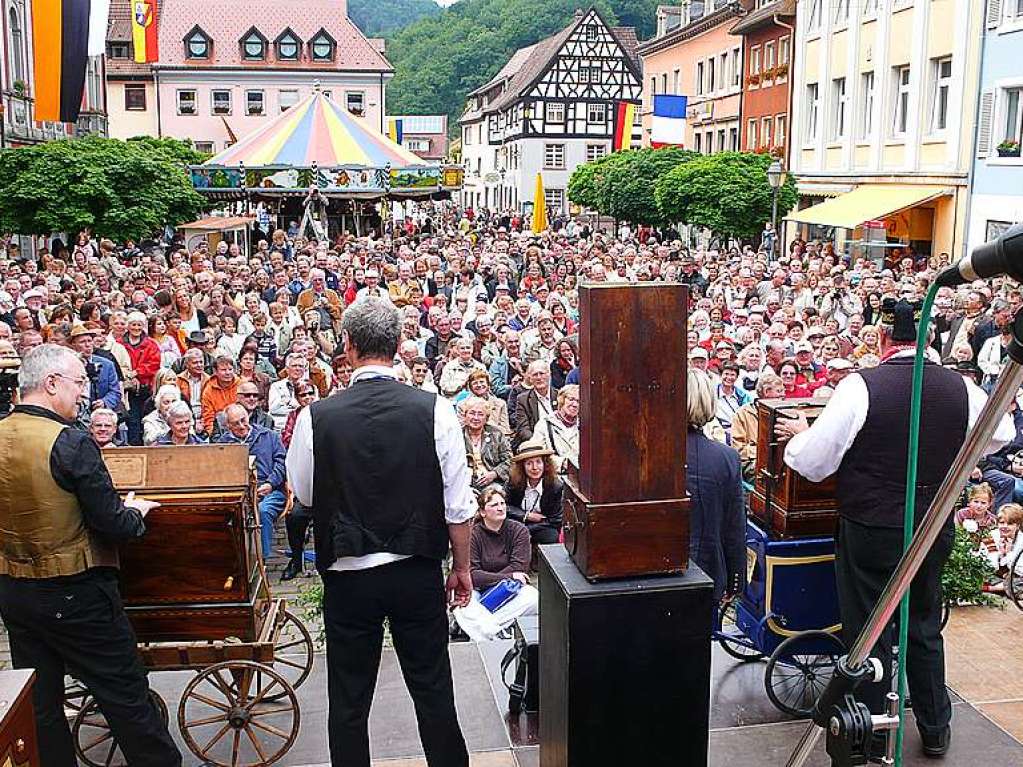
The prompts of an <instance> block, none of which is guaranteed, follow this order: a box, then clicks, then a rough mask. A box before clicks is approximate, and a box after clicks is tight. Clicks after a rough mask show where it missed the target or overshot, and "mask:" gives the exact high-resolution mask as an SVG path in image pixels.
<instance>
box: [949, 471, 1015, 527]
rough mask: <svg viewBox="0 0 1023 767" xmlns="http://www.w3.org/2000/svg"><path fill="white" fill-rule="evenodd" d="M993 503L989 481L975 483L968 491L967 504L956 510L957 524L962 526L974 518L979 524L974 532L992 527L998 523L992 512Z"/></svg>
mask: <svg viewBox="0 0 1023 767" xmlns="http://www.w3.org/2000/svg"><path fill="white" fill-rule="evenodd" d="M993 503H994V493H993V492H992V491H991V486H990V485H989V484H988V483H987V482H981V483H980V484H979V485H974V486H973V487H971V488H970V489H969V490H968V491H967V503H966V506H964V507H963V508H961V509H959V511H957V512H956V525H957V526H959V527H962V526H963V523H964V522H966V521H967V520H972V521H973V522H975V523H976V525H977V528H976V530H974V531H972V532H978V531H979V532H982V533H983V532H985V531H987V530H990V529H992V528H993V527H995V525H996V524H997V523H998V520H997V519H995V515H994V514H993V513H992V512H991V506H992V504H993ZM1002 508H1005V507H1004V506H1003V507H1002ZM971 527H972V526H971Z"/></svg>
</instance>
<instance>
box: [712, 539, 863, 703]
mask: <svg viewBox="0 0 1023 767" xmlns="http://www.w3.org/2000/svg"><path fill="white" fill-rule="evenodd" d="M746 560H747V565H746V573H747V580H748V583H747V586H746V589H745V591H744V592H743V593H742V594H740V595H739V596H738V597H736V598H735V599H734V600H732V601H731V602H730V603H729V604H728V605H727V606H726V607H725V608H724V609H723V610H722V611H721V614H720V616H719V617H720V625H719V626H718V629H717V632H716V633H715V638H716V639H717V640H718V643H719V644H720V645H721V647H722V649H724V650H725V652H727V653H728V654H729V655H731V656H732V657H734V658H737V659H739V660H742V661H745V662H751V661H759V660H762V659H763V658H765V657H766V658H767V659H768V660H767V667H766V669H765V672H764V687H765V688H766V690H767V697H768V698H770V699H771V702H772V703H773V704H774V705H775V706H777V707H778V708H779V709H781V710H782V711H784V712H786V713H789V714H792V715H793V716H806V715H807V714H808V713H809V711H810V709H811V708H812V707H813V704H814V702H815V701H816V700H817V697H818V696H819V695H820V693H821V692H822V691H823V690H824V687H825V686H826V685H827V683H828V681H829V680H830V679H831V674H832V672H833V670H834V665H835V662H836V661H837V660H838V658H839V657H841V656H842V655H843V654H844V653H845V647H844V645H843V644H842V642H841V640H840V639H839V638H838V636H837V634H838V631H839V629H841V622H840V620H839V617H838V596H837V594H836V592H835V540H834V538H800V539H795V540H772V539H771V537H770V536H769V535H768V534H767V533H765V532H764V531H763V530H762V529H761V528H760V527H758V526H757V525H756V524H755V523H754V522H752V521H750V522H747V523H746Z"/></svg>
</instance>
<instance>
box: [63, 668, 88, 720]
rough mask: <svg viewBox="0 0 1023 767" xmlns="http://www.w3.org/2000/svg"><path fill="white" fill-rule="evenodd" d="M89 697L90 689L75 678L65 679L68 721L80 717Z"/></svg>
mask: <svg viewBox="0 0 1023 767" xmlns="http://www.w3.org/2000/svg"><path fill="white" fill-rule="evenodd" d="M88 697H89V689H88V688H87V687H86V686H85V685H84V684H82V683H81V682H79V681H78V680H77V679H75V678H74V677H73V676H65V677H64V714H65V715H66V716H67V717H68V719H73V718H74V717H76V716H78V712H79V711H81V710H82V704H83V703H85V701H86V699H87V698H88Z"/></svg>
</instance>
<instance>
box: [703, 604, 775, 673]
mask: <svg viewBox="0 0 1023 767" xmlns="http://www.w3.org/2000/svg"><path fill="white" fill-rule="evenodd" d="M735 601H736V600H734V599H732V600H729V601H728V603H727V604H725V605H724V606H723V607H722V608H721V609H720V611H719V618H720V625H719V626H718V630H717V632H716V633H715V638H716V639H717V640H718V644H719V645H721V649H722V650H724V651H725V652H726V653H728V654H729V655H731V656H732V657H733V658H735V659H736V660H741V661H742V662H743V663H752V662H754V661H758V660H763V658H764V654H763V653H762V652H760V650H758V649H757V648H756V647H754V646H753V642H752V640H750V639H749V638H748V637H747V636H746V635H745V634H743V633H742V632H741V631H740V630H739V627H738V626H737V625H736V617H737V616H736V609H735Z"/></svg>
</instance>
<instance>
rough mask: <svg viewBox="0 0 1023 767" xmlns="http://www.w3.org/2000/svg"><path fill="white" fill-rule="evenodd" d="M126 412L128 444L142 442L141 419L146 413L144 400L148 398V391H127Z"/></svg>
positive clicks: (139, 443)
mask: <svg viewBox="0 0 1023 767" xmlns="http://www.w3.org/2000/svg"><path fill="white" fill-rule="evenodd" d="M127 394H128V413H127V416H126V417H125V421H126V422H127V424H128V444H129V445H141V444H142V419H143V418H144V417H145V415H146V402H147V401H148V400H149V397H150V394H149V392H148V391H144V392H134V391H130V390H129V391H128V392H127Z"/></svg>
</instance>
